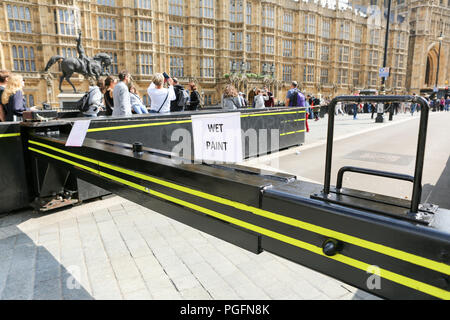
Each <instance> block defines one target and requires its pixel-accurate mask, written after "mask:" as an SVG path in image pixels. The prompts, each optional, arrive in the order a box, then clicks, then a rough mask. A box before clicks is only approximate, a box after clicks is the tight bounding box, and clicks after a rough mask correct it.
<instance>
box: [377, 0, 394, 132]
mask: <svg viewBox="0 0 450 320" xmlns="http://www.w3.org/2000/svg"><path fill="white" fill-rule="evenodd" d="M391 4H392V0H389V2H388V12H387V19H386V20H387V22H386V35H385V37H384V57H383V68H386V64H387V48H388V45H389V24H390V22H391ZM380 94H386V77H382V78H381V90H380ZM391 107H392V106H391ZM377 109H378V110H377V118H376V119H375V122H376V123H383V122H384V105H383V104H381V103H379V104H378V108H377Z"/></svg>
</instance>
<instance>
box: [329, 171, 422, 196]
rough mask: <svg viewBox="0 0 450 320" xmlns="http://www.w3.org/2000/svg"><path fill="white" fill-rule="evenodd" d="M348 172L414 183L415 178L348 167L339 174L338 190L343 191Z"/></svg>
mask: <svg viewBox="0 0 450 320" xmlns="http://www.w3.org/2000/svg"><path fill="white" fill-rule="evenodd" d="M346 172H353V173H361V174H367V175H370V176H377V177H384V178H391V179H397V180H403V181H409V182H412V183H414V177H413V176H410V175H407V174H400V173H394V172H387V171H380V170H373V169H366V168H358V167H350V166H347V167H342V168H341V169H340V170H339V172H338V176H337V181H336V189H337V190H340V189H342V181H343V180H344V173H346Z"/></svg>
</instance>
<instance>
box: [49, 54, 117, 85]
mask: <svg viewBox="0 0 450 320" xmlns="http://www.w3.org/2000/svg"><path fill="white" fill-rule="evenodd" d="M88 60H89V63H88V64H87V63H86V61H85V60H83V59H80V58H64V57H62V56H59V55H56V56H53V57H51V58H50V60H49V61H48V63H47V66H46V67H45V71H48V70H49V69H50V67H51V66H53V65H54V64H55V63H56V62H58V61H62V62H61V71H62V76H61V78H60V79H59V91H61V92H62V89H61V85H62V83H63V81H64V79H66V81H67V82H68V83H69V84H70V85H71V86H72V88H73V91H74V92H77V90H76V89H75V86H74V85H73V83H72V82H71V81H70V77H71V76H72V75H73V74H74V73H79V74H81V75H83V76H87V77H95V78H96V79H97V80H98V79H99V78H100V76H102V75H109V73H104V72H103V71H102V70H104V69H106V68H108V67H109V66H110V65H111V63H112V60H111V56H110V55H108V54H106V53H99V54H97V55H96V56H95V57H94V58H93V59H91V58H88Z"/></svg>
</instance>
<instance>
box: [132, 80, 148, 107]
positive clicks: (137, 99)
mask: <svg viewBox="0 0 450 320" xmlns="http://www.w3.org/2000/svg"><path fill="white" fill-rule="evenodd" d="M130 103H131V108H132V109H133V111H134V113H136V114H147V113H148V110H147V107H146V106H144V104H143V103H142V100H141V97H139V95H138V91H137V89H136V87H135V86H131V87H130Z"/></svg>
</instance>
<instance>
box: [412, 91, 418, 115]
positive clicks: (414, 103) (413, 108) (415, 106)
mask: <svg viewBox="0 0 450 320" xmlns="http://www.w3.org/2000/svg"><path fill="white" fill-rule="evenodd" d="M413 97H414V98H415V97H416V94H415V93H413ZM416 108H417V103H416V102H415V101H413V102H411V116H414V112H416Z"/></svg>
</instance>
